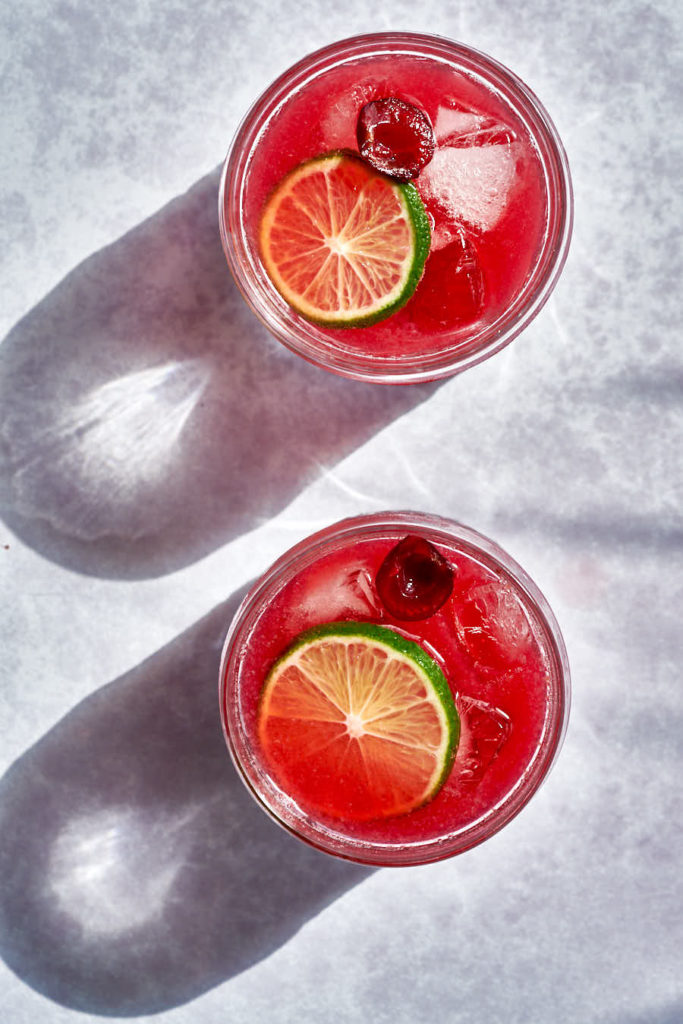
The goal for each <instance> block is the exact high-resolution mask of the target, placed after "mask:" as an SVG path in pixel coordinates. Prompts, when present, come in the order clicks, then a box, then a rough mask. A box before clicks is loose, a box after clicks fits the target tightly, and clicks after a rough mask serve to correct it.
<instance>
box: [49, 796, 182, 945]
mask: <svg viewBox="0 0 683 1024" xmlns="http://www.w3.org/2000/svg"><path fill="white" fill-rule="evenodd" d="M194 814H195V812H193V811H190V812H189V813H187V814H185V815H184V816H182V818H173V819H171V818H169V819H167V820H166V819H162V820H159V821H157V822H150V821H149V820H148V816H147V815H142V814H141V813H140V812H139V811H132V810H130V809H127V808H108V809H107V810H103V811H98V812H96V813H92V814H83V815H81V816H80V817H77V818H72V819H71V821H69V822H68V823H67V824H66V825H65V826H64V828H63V829H62V830H61V832H60V833H59V834H58V836H57V838H56V840H55V842H54V845H53V847H52V850H51V853H50V858H49V862H48V872H47V880H46V884H47V887H48V889H49V891H50V894H51V896H52V897H53V898H55V899H56V901H57V906H58V908H59V910H60V911H61V912H62V913H64V914H66V915H67V916H68V917H69V918H71V919H72V920H73V921H74V922H75V923H76V924H77V925H78V926H79V927H80V928H81V929H82V930H83V931H84V932H85V933H87V934H88V935H90V936H110V937H113V936H116V935H118V934H121V933H123V932H128V931H132V930H134V929H137V928H141V927H143V926H144V925H146V924H148V923H149V922H151V921H152V920H154V919H155V918H158V917H160V916H161V915H162V914H163V911H164V908H165V906H166V904H167V901H168V899H169V896H170V893H171V889H172V887H173V883H174V881H175V879H176V877H177V875H178V873H179V871H180V870H181V868H182V867H183V865H184V863H185V859H186V854H187V847H188V845H189V843H190V841H191V840H190V836H191V830H187V829H186V828H185V826H186V825H187V824H188V822H189V821H190V820H191V819H192V817H194Z"/></svg>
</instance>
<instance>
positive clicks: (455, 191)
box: [419, 143, 516, 231]
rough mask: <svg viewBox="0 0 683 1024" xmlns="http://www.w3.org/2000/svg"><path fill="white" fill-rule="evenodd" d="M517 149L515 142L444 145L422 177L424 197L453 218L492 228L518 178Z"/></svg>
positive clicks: (450, 219) (449, 218)
mask: <svg viewBox="0 0 683 1024" xmlns="http://www.w3.org/2000/svg"><path fill="white" fill-rule="evenodd" d="M515 149H516V145H515V144H514V143H513V144H512V145H510V144H508V143H504V144H496V145H477V144H474V143H468V144H467V145H462V146H443V147H440V148H439V149H437V151H436V153H435V154H434V156H433V158H432V160H431V162H430V163H429V164H427V166H426V167H425V169H424V170H423V171H422V174H421V175H420V178H419V188H420V192H421V194H422V197H423V199H424V200H425V201H426V202H427V203H428V204H429V203H430V202H431V203H434V204H436V206H437V207H438V208H439V210H440V212H441V214H442V215H443V216H445V217H446V218H447V219H448V220H449V221H451V222H455V221H465V222H466V223H467V224H471V225H472V226H473V227H476V228H479V229H480V230H482V231H490V230H491V228H494V227H495V226H496V224H497V223H498V221H499V220H500V218H501V217H502V215H503V213H504V212H505V208H506V206H507V203H508V198H509V196H510V192H511V190H512V187H513V185H514V182H515V173H516V153H515ZM438 219H439V218H438V217H437V220H438Z"/></svg>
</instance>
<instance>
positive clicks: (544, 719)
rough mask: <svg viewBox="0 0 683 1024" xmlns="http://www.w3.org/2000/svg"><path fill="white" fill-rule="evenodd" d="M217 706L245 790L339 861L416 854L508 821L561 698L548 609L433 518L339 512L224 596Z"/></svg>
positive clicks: (551, 745)
mask: <svg viewBox="0 0 683 1024" xmlns="http://www.w3.org/2000/svg"><path fill="white" fill-rule="evenodd" d="M220 707H221V715H222V721H223V727H224V732H225V736H226V739H227V743H228V747H229V749H230V752H231V754H232V757H233V760H234V763H235V765H236V767H237V769H238V771H239V773H240V775H241V776H242V779H243V781H244V782H245V783H246V785H247V787H248V789H249V790H250V791H251V793H252V795H253V796H254V797H255V798H256V800H257V801H258V803H259V804H260V805H261V806H262V807H263V808H264V809H265V810H266V811H267V812H268V813H269V814H270V815H271V816H272V817H273V818H274V819H275V820H276V821H277V822H278V823H279V824H280V825H282V826H283V827H284V828H285V829H287V830H289V831H290V832H292V833H293V834H295V835H297V836H298V837H299V838H301V839H303V840H304V841H306V842H308V843H310V844H311V845H313V846H315V847H318V848H319V849H321V850H325V851H326V852H328V853H331V854H335V855H337V856H340V857H344V858H347V859H351V860H356V861H359V862H362V863H367V864H378V865H387V866H389V865H409V864H420V863H426V862H429V861H434V860H439V859H441V858H445V857H449V856H452V855H453V854H457V853H460V852H462V851H464V850H466V849H469V848H470V847H472V846H474V845H476V844H478V843H480V842H482V841H483V840H485V839H487V838H488V837H489V836H491V835H492V834H494V833H495V832H497V831H498V830H499V829H500V828H502V827H503V826H504V825H505V824H506V823H507V822H509V821H510V819H511V818H513V817H514V816H515V815H516V814H517V813H518V812H519V811H520V810H521V809H522V807H523V806H524V805H525V804H526V803H527V802H528V800H529V799H530V798H531V796H532V795H533V794H534V793H535V791H536V790H537V789H538V787H539V786H540V784H541V783H542V781H543V780H544V778H545V777H546V775H547V773H548V771H549V769H550V767H551V765H552V764H553V762H554V760H555V758H556V756H557V753H558V751H559V748H560V745H561V742H562V739H563V736H564V731H565V728H566V724H567V718H568V713H569V669H568V663H567V656H566V652H565V648H564V644H563V641H562V637H561V634H560V631H559V628H558V625H557V623H556V621H555V619H554V617H553V614H552V612H551V610H550V608H549V607H548V604H547V602H546V601H545V599H544V598H543V596H542V595H541V593H540V592H539V590H538V588H537V587H536V585H535V584H534V583H533V582H532V580H531V579H530V578H529V577H528V576H527V574H526V573H525V572H524V571H523V570H522V569H521V568H520V566H518V565H517V564H516V562H514V561H513V559H512V558H510V556H509V555H507V554H506V553H505V552H504V551H502V550H501V549H500V548H499V547H498V546H497V545H496V544H494V543H493V542H492V541H490V540H488V539H487V538H485V537H483V536H481V535H480V534H478V533H476V532H475V531H473V530H471V529H469V528H467V527H464V526H462V525H460V524H457V523H455V522H452V521H450V520H447V519H441V518H438V517H435V516H431V515H425V514H422V513H410V512H388V513H381V514H376V515H368V516H360V517H357V518H353V519H347V520H344V521H342V522H340V523H337V524H335V525H333V526H330V527H329V528H327V529H325V530H322V531H321V532H319V533H316V534H314V535H313V536H311V537H309V538H308V539H307V540H305V541H303V542H301V543H300V544H298V545H297V546H296V547H294V548H292V549H291V550H290V551H288V552H287V553H286V554H285V555H284V556H283V557H282V558H280V559H279V560H278V561H277V562H276V563H275V564H274V565H273V566H272V568H271V569H270V570H269V571H268V572H266V573H265V574H264V576H263V577H262V578H261V579H260V580H259V581H258V583H257V584H256V585H255V586H254V588H253V589H252V590H251V592H250V594H249V595H248V596H247V598H246V599H245V601H244V602H243V604H242V606H241V608H240V610H239V611H238V613H237V615H236V617H235V619H234V621H233V623H232V625H231V627H230V631H229V634H228V637H227V640H226V643H225V648H224V652H223V659H222V665H221V672H220Z"/></svg>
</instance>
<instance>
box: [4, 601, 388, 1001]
mask: <svg viewBox="0 0 683 1024" xmlns="http://www.w3.org/2000/svg"><path fill="white" fill-rule="evenodd" d="M241 596H242V595H241V594H240V595H235V596H234V597H233V598H232V599H231V600H230V601H228V602H227V603H226V604H225V605H221V606H219V607H218V608H216V609H215V610H214V611H213V612H212V613H211V614H210V615H208V616H207V617H206V618H205V619H203V620H201V621H200V622H199V623H197V624H196V625H195V626H193V627H192V628H191V629H190V630H188V631H187V632H186V633H184V634H182V635H181V636H180V637H178V638H177V639H176V640H174V641H173V642H172V643H171V644H169V645H168V646H167V647H166V648H163V649H162V650H160V651H159V652H157V653H156V654H155V655H153V656H152V657H151V658H150V659H149V660H147V661H145V662H144V663H142V664H141V665H139V666H138V667H136V668H135V669H133V670H132V671H131V672H129V673H127V674H126V675H125V676H123V677H121V678H119V679H117V680H115V681H114V682H112V683H110V684H108V685H107V686H105V687H103V688H102V689H100V690H98V691H97V692H96V693H94V694H93V695H92V696H90V697H88V698H86V699H85V700H84V701H83V702H82V703H81V704H79V705H78V706H77V707H76V708H75V709H74V710H73V711H71V712H70V713H69V714H68V715H67V716H66V717H65V718H64V719H63V720H62V721H61V722H59V723H58V724H57V725H56V726H55V727H54V728H53V729H52V730H51V731H50V732H49V733H48V734H47V735H46V736H45V737H44V738H43V739H41V740H40V741H39V742H38V743H37V744H36V745H35V746H34V747H33V748H31V749H30V750H29V751H27V753H26V754H24V755H23V756H22V757H21V758H20V759H19V760H18V761H17V762H15V764H14V765H13V766H12V767H11V768H10V770H9V771H8V772H7V774H6V775H5V777H4V779H3V780H2V782H0V878H2V887H1V889H0V954H1V955H2V957H3V959H4V960H5V961H6V963H7V964H8V965H9V966H10V967H11V968H12V970H14V971H15V973H16V974H17V975H18V976H19V977H20V978H22V979H23V980H24V981H25V982H27V983H28V984H29V985H31V986H32V987H33V988H34V989H36V990H37V991H39V992H40V993H42V994H43V995H45V996H47V997H49V998H50V999H52V1000H55V1001H56V1002H58V1003H61V1004H63V1005H65V1006H68V1007H72V1008H74V1009H78V1010H81V1011H85V1012H89V1013H95V1014H100V1015H113V1016H139V1015H144V1014H148V1013H155V1012H158V1011H161V1010H165V1009H169V1008H171V1007H174V1006H178V1005H180V1004H182V1003H185V1002H187V1001H188V1000H191V999H193V998H195V997H196V996H198V995H200V994H201V993H202V992H204V991H206V990H207V989H209V988H211V987H213V986H215V985H217V984H219V983H221V982H223V981H225V980H227V979H228V978H230V977H231V976H233V975H234V974H236V973H238V972H240V971H242V970H244V969H245V968H247V967H249V966H250V965H252V964H253V963H255V962H256V961H258V960H260V959H261V958H263V957H265V956H267V955H268V954H269V953H271V952H272V951H273V950H274V949H276V948H277V947H278V946H279V945H281V944H282V943H283V942H284V941H285V940H286V939H287V938H289V936H291V935H292V934H293V933H294V932H296V931H297V929H298V928H299V927H300V926H301V925H302V924H303V923H304V922H305V921H306V920H307V919H309V918H310V917H312V916H313V915H314V914H316V913H317V912H318V911H319V910H321V909H322V908H323V907H324V906H326V905H327V904H329V903H330V902H332V900H334V899H335V898H336V897H337V896H339V895H341V893H343V892H344V891H345V890H347V889H348V888H350V887H351V886H353V885H355V884H357V883H358V882H360V881H361V880H362V879H364V878H366V877H367V876H368V874H370V869H366V868H363V867H360V866H358V865H354V864H350V863H347V862H344V861H337V860H335V859H333V858H332V857H328V856H326V855H325V854H322V853H318V852H317V851H315V850H313V849H310V848H309V847H307V846H305V845H304V844H303V843H300V842H299V841H298V840H296V839H294V838H292V837H291V836H289V835H288V834H287V833H286V832H284V831H283V830H282V829H280V828H279V827H278V826H277V825H275V824H274V823H273V822H271V820H270V819H269V818H268V817H267V816H266V815H265V814H264V813H263V812H262V811H261V810H260V809H259V808H258V806H257V805H256V803H255V802H254V801H253V800H252V798H251V796H250V795H249V794H248V793H247V791H246V789H245V788H244V786H243V785H242V783H241V781H240V780H239V778H238V776H237V774H236V772H235V770H234V769H233V767H232V764H231V762H230V759H229V756H228V754H227V751H226V749H225V744H224V741H223V737H222V734H221V731H220V723H219V716H218V712H217V679H218V665H219V660H220V649H221V645H222V640H223V636H224V633H225V628H226V624H227V623H228V621H229V620H230V619H231V618H232V615H233V614H234V612H235V609H236V607H237V603H238V599H239V598H241Z"/></svg>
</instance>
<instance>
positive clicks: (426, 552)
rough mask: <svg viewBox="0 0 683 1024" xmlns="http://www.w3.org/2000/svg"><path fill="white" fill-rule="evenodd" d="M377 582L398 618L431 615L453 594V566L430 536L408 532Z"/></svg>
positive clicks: (390, 608)
mask: <svg viewBox="0 0 683 1024" xmlns="http://www.w3.org/2000/svg"><path fill="white" fill-rule="evenodd" d="M375 584H376V586H377V593H378V594H379V596H380V600H381V601H382V603H383V604H384V607H385V608H386V609H387V611H388V612H389V614H390V615H393V617H394V618H395V619H402V620H410V621H414V620H417V619H428V618H429V616H430V615H433V614H434V612H436V611H438V609H439V608H440V607H441V605H442V604H444V602H445V601H447V600H448V598H449V597H450V594H451V591H452V589H453V569H452V568H451V566H450V565H449V564H448V562H447V561H446V559H445V558H444V557H443V555H442V554H441V553H440V552H439V551H437V550H436V548H435V547H434V545H433V544H430V543H429V541H428V540H424V538H423V537H414V536H408V537H404V538H403V540H402V541H400V542H399V543H398V544H397V545H396V547H395V548H392V549H391V551H390V552H389V554H388V555H387V557H386V558H385V559H384V561H383V562H382V564H381V565H380V567H379V570H378V572H377V576H376V578H375Z"/></svg>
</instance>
